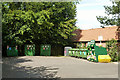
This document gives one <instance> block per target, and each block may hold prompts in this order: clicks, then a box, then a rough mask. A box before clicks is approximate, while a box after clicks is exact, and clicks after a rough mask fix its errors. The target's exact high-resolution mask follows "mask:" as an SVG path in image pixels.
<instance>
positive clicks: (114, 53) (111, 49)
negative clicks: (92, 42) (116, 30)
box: [106, 39, 118, 61]
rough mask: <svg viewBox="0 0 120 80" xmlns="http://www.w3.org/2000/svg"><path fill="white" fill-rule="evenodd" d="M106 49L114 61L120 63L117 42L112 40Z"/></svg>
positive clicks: (107, 43)
mask: <svg viewBox="0 0 120 80" xmlns="http://www.w3.org/2000/svg"><path fill="white" fill-rule="evenodd" d="M106 49H107V50H108V54H109V55H110V57H111V59H112V61H118V46H117V40H115V39H112V40H110V41H108V42H106Z"/></svg>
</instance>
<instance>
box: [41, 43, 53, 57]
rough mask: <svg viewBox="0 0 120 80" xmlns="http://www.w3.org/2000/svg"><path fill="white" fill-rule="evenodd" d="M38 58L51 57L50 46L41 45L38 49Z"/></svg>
mask: <svg viewBox="0 0 120 80" xmlns="http://www.w3.org/2000/svg"><path fill="white" fill-rule="evenodd" d="M40 48H41V49H40V56H50V55H51V45H50V44H45V45H44V44H42V45H41V47H40Z"/></svg>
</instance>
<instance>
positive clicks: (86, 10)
mask: <svg viewBox="0 0 120 80" xmlns="http://www.w3.org/2000/svg"><path fill="white" fill-rule="evenodd" d="M83 1H89V2H87V3H83V4H82V3H81V4H78V5H77V16H76V19H77V23H76V25H77V26H79V27H80V29H91V28H98V27H100V26H101V24H100V23H99V22H98V21H97V18H96V16H105V15H106V14H105V9H104V7H103V6H104V5H111V4H112V3H111V2H110V1H109V0H83Z"/></svg>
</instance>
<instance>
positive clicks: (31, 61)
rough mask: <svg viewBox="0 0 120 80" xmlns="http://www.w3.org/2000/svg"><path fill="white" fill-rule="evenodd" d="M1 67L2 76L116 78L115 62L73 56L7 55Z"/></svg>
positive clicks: (116, 65) (116, 67)
mask: <svg viewBox="0 0 120 80" xmlns="http://www.w3.org/2000/svg"><path fill="white" fill-rule="evenodd" d="M2 68H3V70H2V71H3V73H2V75H3V78H118V64H117V63H94V62H89V61H87V60H85V59H78V58H74V57H41V56H23V57H7V58H3V66H2Z"/></svg>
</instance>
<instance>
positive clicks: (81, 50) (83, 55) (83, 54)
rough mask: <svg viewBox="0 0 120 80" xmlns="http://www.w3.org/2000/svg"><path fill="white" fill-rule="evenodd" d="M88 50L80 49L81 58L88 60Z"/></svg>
mask: <svg viewBox="0 0 120 80" xmlns="http://www.w3.org/2000/svg"><path fill="white" fill-rule="evenodd" d="M87 54H88V50H87V49H80V51H79V57H82V58H87Z"/></svg>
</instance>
